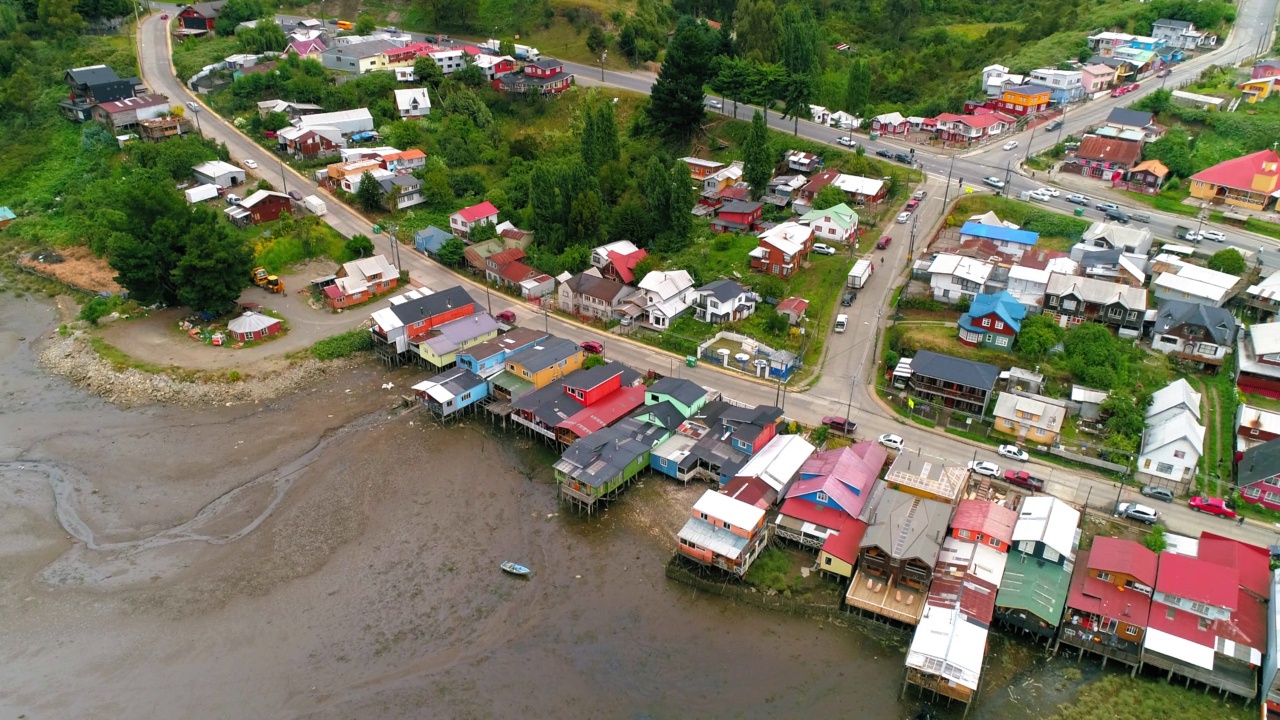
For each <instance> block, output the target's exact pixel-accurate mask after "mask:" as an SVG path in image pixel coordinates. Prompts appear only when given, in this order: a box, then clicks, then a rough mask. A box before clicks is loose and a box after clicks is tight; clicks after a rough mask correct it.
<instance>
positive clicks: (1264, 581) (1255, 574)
mask: <svg viewBox="0 0 1280 720" xmlns="http://www.w3.org/2000/svg"><path fill="white" fill-rule="evenodd" d="M1197 557H1199V558H1200V559H1201V560H1208V561H1209V562H1212V563H1217V564H1219V565H1222V566H1224V567H1229V568H1232V569H1233V570H1235V571H1236V572H1237V573H1238V574H1239V575H1240V585H1241V586H1242V587H1244V588H1246V589H1248V590H1249V591H1251V592H1253V593H1254V594H1255V595H1257V596H1258V597H1260V598H1269V597H1270V596H1271V556H1270V554H1269V553H1268V552H1267V551H1266V549H1264V548H1260V547H1258V546H1257V545H1250V544H1248V543H1242V542H1240V541H1239V540H1233V539H1231V538H1229V537H1223V536H1221V535H1215V534H1214V533H1210V532H1202V533H1200V550H1199V552H1198V553H1197Z"/></svg>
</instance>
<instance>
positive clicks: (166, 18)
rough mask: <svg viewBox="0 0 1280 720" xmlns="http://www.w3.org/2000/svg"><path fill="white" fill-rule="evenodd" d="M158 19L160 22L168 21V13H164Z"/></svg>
mask: <svg viewBox="0 0 1280 720" xmlns="http://www.w3.org/2000/svg"><path fill="white" fill-rule="evenodd" d="M160 19H161V20H168V19H169V14H168V13H165V14H164V15H161V16H160Z"/></svg>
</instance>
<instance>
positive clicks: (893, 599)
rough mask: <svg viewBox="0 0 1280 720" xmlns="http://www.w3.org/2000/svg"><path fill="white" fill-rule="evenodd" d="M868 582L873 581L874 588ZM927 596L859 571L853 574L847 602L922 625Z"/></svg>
mask: <svg viewBox="0 0 1280 720" xmlns="http://www.w3.org/2000/svg"><path fill="white" fill-rule="evenodd" d="M868 581H872V586H871V588H868V587H867V582H868ZM925 595H926V593H922V592H915V591H912V590H907V589H905V588H895V587H893V585H892V584H891V583H884V582H882V581H880V580H873V579H872V577H871V576H870V575H867V574H865V573H863V572H862V571H861V570H859V571H858V572H857V573H855V574H854V576H853V583H852V584H850V585H849V589H848V591H847V592H846V593H845V596H844V602H845V604H846V605H848V606H850V607H852V608H854V609H856V610H859V611H862V612H869V613H871V614H873V615H879V616H881V617H885V618H888V619H890V620H893V621H894V622H900V623H904V624H906V625H913V626H914V625H918V624H920V615H921V614H923V613H924V601H925Z"/></svg>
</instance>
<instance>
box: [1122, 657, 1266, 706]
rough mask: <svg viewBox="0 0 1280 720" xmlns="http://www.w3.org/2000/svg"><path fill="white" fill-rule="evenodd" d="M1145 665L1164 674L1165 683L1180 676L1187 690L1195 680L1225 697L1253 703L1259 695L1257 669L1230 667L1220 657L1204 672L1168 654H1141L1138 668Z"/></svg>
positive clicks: (1200, 668)
mask: <svg viewBox="0 0 1280 720" xmlns="http://www.w3.org/2000/svg"><path fill="white" fill-rule="evenodd" d="M1146 665H1150V666H1153V667H1157V668H1160V669H1161V670H1164V671H1166V672H1167V674H1166V675H1165V681H1166V682H1173V676H1174V675H1180V676H1182V677H1183V678H1185V685H1186V686H1188V687H1189V686H1190V683H1191V681H1192V680H1194V681H1196V682H1199V683H1204V684H1205V685H1206V686H1208V687H1211V688H1214V689H1216V690H1218V691H1220V692H1222V693H1224V694H1225V693H1231V694H1233V695H1239V696H1240V697H1242V698H1245V699H1246V700H1252V699H1253V698H1254V697H1256V696H1257V694H1258V673H1257V670H1254V669H1250V668H1245V667H1242V666H1238V665H1236V666H1233V665H1232V664H1231V663H1230V662H1224V661H1223V660H1222V658H1220V657H1218V658H1215V662H1214V665H1215V668H1214V669H1213V670H1205V669H1204V668H1202V667H1200V666H1198V665H1192V664H1191V663H1185V662H1182V661H1181V660H1178V659H1176V658H1171V657H1168V656H1167V655H1161V654H1160V653H1157V652H1150V651H1148V652H1144V653H1142V665H1140V666H1139V669H1141V668H1142V667H1143V666H1146Z"/></svg>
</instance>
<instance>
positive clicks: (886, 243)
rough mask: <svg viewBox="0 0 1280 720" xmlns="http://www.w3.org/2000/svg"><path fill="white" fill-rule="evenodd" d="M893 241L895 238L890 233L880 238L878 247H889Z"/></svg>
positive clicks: (879, 248)
mask: <svg viewBox="0 0 1280 720" xmlns="http://www.w3.org/2000/svg"><path fill="white" fill-rule="evenodd" d="M891 242H893V238H891V237H889V236H888V235H885V236H884V237H882V238H880V240H879V241H878V242H877V243H876V249H877V250H883V249H885V248H887V247H889V243H891Z"/></svg>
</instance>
